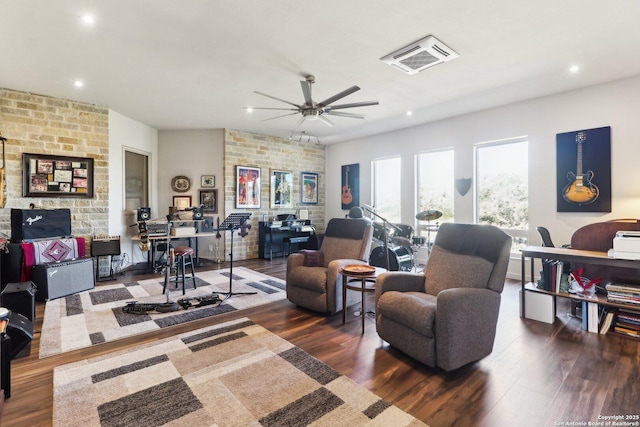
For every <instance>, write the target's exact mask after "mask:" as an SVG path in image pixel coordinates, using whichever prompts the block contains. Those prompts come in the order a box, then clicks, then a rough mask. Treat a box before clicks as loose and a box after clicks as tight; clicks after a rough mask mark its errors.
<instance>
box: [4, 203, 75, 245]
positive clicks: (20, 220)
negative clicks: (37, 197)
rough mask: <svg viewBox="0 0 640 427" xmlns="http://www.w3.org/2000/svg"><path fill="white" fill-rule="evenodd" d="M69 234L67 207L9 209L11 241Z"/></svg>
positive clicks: (68, 212) (69, 225) (16, 241)
mask: <svg viewBox="0 0 640 427" xmlns="http://www.w3.org/2000/svg"><path fill="white" fill-rule="evenodd" d="M67 236H71V211H70V210H69V209H24V210H23V209H11V242H13V243H20V242H22V241H23V240H34V239H47V238H58V237H67Z"/></svg>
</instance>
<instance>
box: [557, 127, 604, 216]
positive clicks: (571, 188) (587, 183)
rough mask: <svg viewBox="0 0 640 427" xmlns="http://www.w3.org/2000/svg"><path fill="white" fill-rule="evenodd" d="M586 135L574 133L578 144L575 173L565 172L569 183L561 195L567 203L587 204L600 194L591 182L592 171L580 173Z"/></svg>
mask: <svg viewBox="0 0 640 427" xmlns="http://www.w3.org/2000/svg"><path fill="white" fill-rule="evenodd" d="M586 139H587V135H586V134H585V133H584V132H580V133H578V135H576V143H577V144H578V159H577V166H576V173H575V174H574V173H573V172H569V173H567V179H568V180H569V184H567V185H566V186H565V187H564V190H563V192H562V197H563V198H564V199H565V200H566V201H567V202H569V203H572V204H574V205H588V204H589V203H593V202H595V201H596V199H597V198H598V196H599V195H600V190H599V189H598V187H597V186H595V185H594V184H593V182H591V180H592V179H593V176H594V173H593V171H590V170H588V171H586V172H585V173H582V144H583V143H584V141H586Z"/></svg>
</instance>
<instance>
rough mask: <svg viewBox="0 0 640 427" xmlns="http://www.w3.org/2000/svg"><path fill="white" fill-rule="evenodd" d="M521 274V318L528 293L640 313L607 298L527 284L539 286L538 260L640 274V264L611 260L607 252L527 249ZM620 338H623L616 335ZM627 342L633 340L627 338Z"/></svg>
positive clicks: (523, 251) (524, 250) (637, 309)
mask: <svg viewBox="0 0 640 427" xmlns="http://www.w3.org/2000/svg"><path fill="white" fill-rule="evenodd" d="M520 252H521V261H522V263H521V268H522V270H521V273H522V276H521V277H522V292H521V295H520V298H521V300H520V308H521V310H520V317H526V316H525V314H526V313H525V308H526V305H525V298H526V294H527V293H528V292H536V293H540V294H546V295H551V296H553V297H561V298H570V299H572V300H576V301H587V302H592V303H596V304H598V305H601V306H606V307H615V308H619V309H624V310H629V311H635V312H639V313H640V306H636V305H633V304H623V303H618V302H613V301H607V298H606V296H603V295H598V294H596V295H593V296H582V295H579V294H572V293H568V292H552V291H547V290H544V289H538V288H536V287H535V286H532V285H529V286H527V283H531V282H535V276H534V262H533V260H534V258H540V259H549V260H556V261H564V262H571V263H582V264H594V265H601V266H604V267H620V268H628V269H635V270H640V261H633V260H626V259H617V258H610V257H609V256H608V254H607V252H599V251H585V250H579V249H568V248H552V247H544V246H527V247H525V248H524V249H522V250H521V251H520ZM527 258H531V263H530V267H531V271H530V276H529V277H530V280H529V281H527V277H526V259H527ZM616 335H618V336H623V335H619V334H616ZM625 338H631V337H626V336H625Z"/></svg>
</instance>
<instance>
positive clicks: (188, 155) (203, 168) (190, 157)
mask: <svg viewBox="0 0 640 427" xmlns="http://www.w3.org/2000/svg"><path fill="white" fill-rule="evenodd" d="M158 146H159V151H160V155H159V160H158V180H157V182H158V209H156V210H154V211H153V212H152V213H151V215H152V216H153V217H159V216H163V215H167V214H168V213H169V206H172V205H173V196H174V195H176V196H183V195H184V196H191V201H192V203H191V204H192V205H193V206H197V205H199V194H198V190H199V189H200V188H202V187H200V178H201V176H202V175H215V177H216V186H215V188H217V189H218V213H216V214H214V215H213V216H214V217H215V218H218V217H220V221H222V220H223V219H224V218H225V216H224V194H223V193H224V129H208V130H162V131H160V132H159V134H158ZM177 175H185V176H187V177H189V178H190V179H191V189H190V190H189V191H188V192H185V193H174V192H173V190H172V189H171V180H172V179H173V177H175V176H177ZM215 243H216V242H215V239H214V238H202V239H200V241H199V242H198V245H199V255H200V256H201V257H204V258H213V254H212V253H211V252H210V251H209V248H210V246H212V245H215ZM221 243H222V242H221ZM221 247H222V248H224V245H222V246H221ZM221 250H222V249H221ZM223 252H224V251H223ZM222 255H223V256H224V254H222Z"/></svg>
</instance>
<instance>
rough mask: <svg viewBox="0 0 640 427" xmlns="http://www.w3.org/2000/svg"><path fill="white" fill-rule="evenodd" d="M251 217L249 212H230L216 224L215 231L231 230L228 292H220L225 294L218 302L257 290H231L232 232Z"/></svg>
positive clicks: (250, 293) (253, 293) (251, 293)
mask: <svg viewBox="0 0 640 427" xmlns="http://www.w3.org/2000/svg"><path fill="white" fill-rule="evenodd" d="M249 217H251V214H250V213H231V214H229V216H228V217H226V218H225V220H224V221H222V223H221V224H220V225H219V226H218V229H217V230H216V231H220V230H223V231H231V252H230V253H229V262H230V263H231V265H230V267H229V292H220V293H221V294H223V295H226V296H225V297H224V298H223V299H222V302H221V303H220V304H222V303H223V302H225V301H226V300H227V299H229V298H231V297H232V296H234V295H255V294H257V292H233V233H234V232H235V231H236V230H237V229H239V228H241V227H242V226H243V225H244V223H245V222H247V220H248V219H249Z"/></svg>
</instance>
